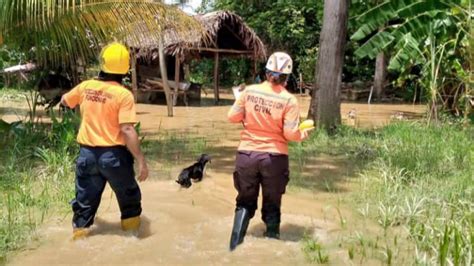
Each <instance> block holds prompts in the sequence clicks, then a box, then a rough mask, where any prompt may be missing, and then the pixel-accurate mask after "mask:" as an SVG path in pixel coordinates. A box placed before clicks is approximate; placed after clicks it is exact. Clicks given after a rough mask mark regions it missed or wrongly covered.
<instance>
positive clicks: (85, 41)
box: [0, 0, 204, 67]
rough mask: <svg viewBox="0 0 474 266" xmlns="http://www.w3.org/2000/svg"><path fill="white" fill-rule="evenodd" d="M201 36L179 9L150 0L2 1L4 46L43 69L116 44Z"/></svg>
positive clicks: (0, 33)
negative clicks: (167, 34)
mask: <svg viewBox="0 0 474 266" xmlns="http://www.w3.org/2000/svg"><path fill="white" fill-rule="evenodd" d="M167 30H170V31H174V32H175V33H176V36H186V35H189V34H196V33H198V34H199V33H203V32H204V30H203V28H202V26H201V25H200V24H199V23H198V22H197V21H196V20H195V19H193V18H192V17H190V16H188V15H186V14H185V13H183V12H182V11H181V10H179V9H178V8H177V7H172V6H169V5H165V4H163V3H161V1H160V2H157V1H152V0H128V1H127V0H115V1H113V0H1V1H0V45H1V44H2V43H4V44H8V45H11V46H14V47H17V48H18V49H20V50H21V51H25V52H28V53H30V54H31V55H32V57H33V58H34V59H35V61H36V63H37V64H38V65H40V66H46V67H57V66H68V65H72V64H74V63H75V62H76V60H78V58H82V59H86V60H88V59H91V58H93V57H94V56H95V55H96V53H97V49H98V48H99V47H100V46H101V45H102V44H105V43H107V42H109V41H112V40H117V41H122V42H128V43H130V42H133V43H142V42H143V41H144V40H149V39H153V40H158V39H160V38H162V36H163V34H164V32H165V31H167Z"/></svg>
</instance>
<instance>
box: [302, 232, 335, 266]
mask: <svg viewBox="0 0 474 266" xmlns="http://www.w3.org/2000/svg"><path fill="white" fill-rule="evenodd" d="M302 245H303V248H302V250H303V253H304V255H305V257H306V259H307V260H308V261H309V262H311V263H317V264H327V263H329V255H328V253H327V252H326V251H325V250H324V248H323V246H322V245H321V244H320V243H319V242H318V240H317V239H314V238H311V237H309V236H305V237H304V238H303V240H302Z"/></svg>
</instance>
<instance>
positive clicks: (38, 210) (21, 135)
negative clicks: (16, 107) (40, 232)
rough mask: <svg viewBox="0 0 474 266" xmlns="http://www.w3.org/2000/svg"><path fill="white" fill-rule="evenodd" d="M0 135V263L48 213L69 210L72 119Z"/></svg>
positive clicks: (8, 127)
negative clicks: (0, 151)
mask: <svg viewBox="0 0 474 266" xmlns="http://www.w3.org/2000/svg"><path fill="white" fill-rule="evenodd" d="M1 122H2V124H1V128H0V130H1V131H2V132H1V133H2V134H1V135H0V146H1V150H2V151H4V152H3V153H2V154H1V158H0V211H1V212H0V262H1V261H4V260H5V259H6V257H5V256H6V254H7V253H8V252H9V251H12V250H15V249H18V248H20V247H22V245H24V243H25V242H26V241H27V240H29V239H34V238H35V237H36V234H35V232H36V228H37V227H38V226H39V225H41V223H42V222H43V221H44V220H46V219H47V217H48V216H49V214H50V213H51V210H54V209H56V210H57V209H59V210H61V211H66V210H69V206H68V204H67V203H68V202H69V200H70V199H71V198H72V196H73V195H74V192H73V188H74V182H73V179H72V178H73V177H74V168H73V165H74V164H73V161H74V158H75V156H76V153H77V151H78V145H77V144H76V143H75V133H76V128H77V125H78V118H77V117H76V116H75V115H74V114H72V113H65V114H64V116H63V119H62V121H61V122H59V121H58V120H57V119H55V118H54V117H53V118H52V123H51V124H50V125H43V124H35V123H31V122H27V123H14V124H8V123H5V122H3V121H1Z"/></svg>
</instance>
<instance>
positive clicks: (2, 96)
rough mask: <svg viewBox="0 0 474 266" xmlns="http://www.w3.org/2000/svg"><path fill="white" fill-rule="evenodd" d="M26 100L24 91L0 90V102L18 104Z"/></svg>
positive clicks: (13, 89)
mask: <svg viewBox="0 0 474 266" xmlns="http://www.w3.org/2000/svg"><path fill="white" fill-rule="evenodd" d="M25 99H26V93H25V91H21V90H19V89H15V88H0V102H7V101H14V102H20V101H24V100H25Z"/></svg>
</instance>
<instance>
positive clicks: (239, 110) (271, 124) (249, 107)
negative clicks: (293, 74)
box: [228, 82, 308, 154]
mask: <svg viewBox="0 0 474 266" xmlns="http://www.w3.org/2000/svg"><path fill="white" fill-rule="evenodd" d="M228 118H229V120H230V121H231V122H233V123H240V122H242V124H243V126H244V130H243V131H242V132H241V134H240V144H239V147H238V150H239V151H261V152H271V153H280V154H288V141H301V140H303V139H305V138H306V137H307V136H308V135H307V133H302V132H301V131H300V130H299V129H298V125H299V122H300V110H299V106H298V101H297V100H296V98H295V96H293V95H292V94H291V93H289V92H288V91H287V90H286V89H285V88H284V87H283V86H280V85H277V86H272V84H271V83H269V82H264V83H261V84H258V85H252V86H248V87H247V88H246V89H245V90H244V91H243V92H242V94H241V95H240V97H239V99H237V100H236V101H235V103H234V105H233V106H232V108H231V109H230V110H229V113H228Z"/></svg>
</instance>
